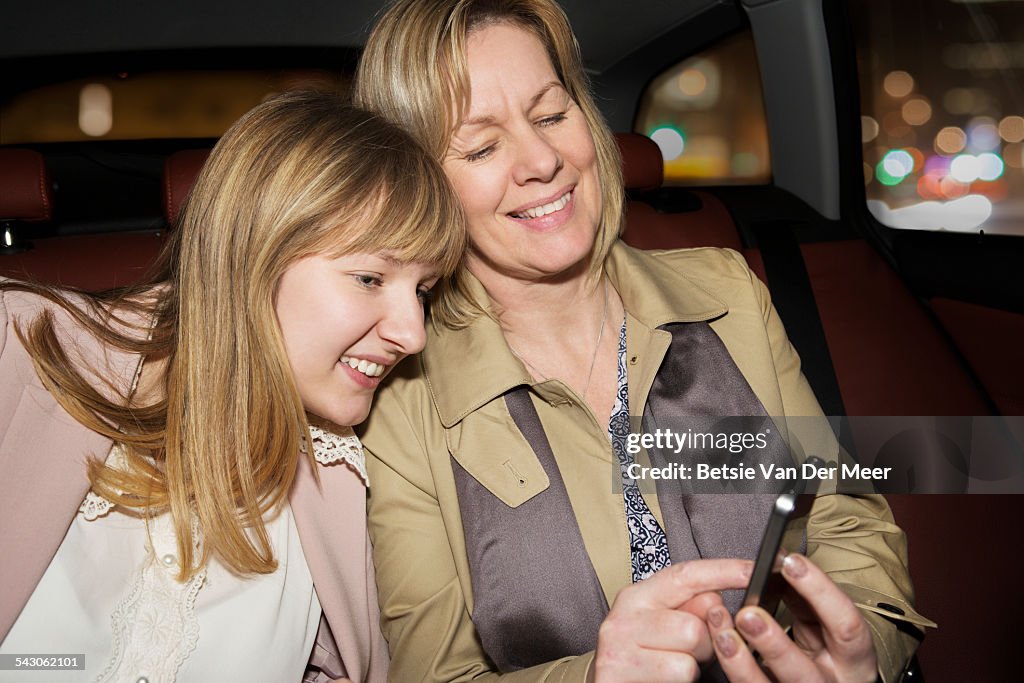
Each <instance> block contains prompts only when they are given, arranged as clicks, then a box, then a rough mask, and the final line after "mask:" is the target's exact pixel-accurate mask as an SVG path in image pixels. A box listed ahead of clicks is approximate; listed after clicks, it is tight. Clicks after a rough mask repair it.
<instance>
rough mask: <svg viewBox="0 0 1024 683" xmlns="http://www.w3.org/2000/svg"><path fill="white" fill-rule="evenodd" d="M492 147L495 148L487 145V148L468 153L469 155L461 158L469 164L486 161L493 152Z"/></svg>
mask: <svg viewBox="0 0 1024 683" xmlns="http://www.w3.org/2000/svg"><path fill="white" fill-rule="evenodd" d="M494 147H495V146H494V145H488V146H487V147H484V148H483V149H479V150H477V151H475V152H470V153H469V154H467V155H466V156H465V157H463V158H464V159H465V160H466V161H470V162H472V161H482V160H483V159H486V158H487V157H489V156H491V154H492V153H493V152H494Z"/></svg>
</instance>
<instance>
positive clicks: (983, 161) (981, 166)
mask: <svg viewBox="0 0 1024 683" xmlns="http://www.w3.org/2000/svg"><path fill="white" fill-rule="evenodd" d="M1005 168H1006V167H1005V165H1004V164H1003V160H1002V159H1001V158H999V155H998V154H992V153H991V152H985V153H984V154H979V155H978V180H986V181H989V182H991V181H993V180H996V179H998V178H1000V177H1001V176H1002V175H1003V171H1004V170H1005Z"/></svg>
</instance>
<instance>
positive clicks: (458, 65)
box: [357, 0, 923, 682]
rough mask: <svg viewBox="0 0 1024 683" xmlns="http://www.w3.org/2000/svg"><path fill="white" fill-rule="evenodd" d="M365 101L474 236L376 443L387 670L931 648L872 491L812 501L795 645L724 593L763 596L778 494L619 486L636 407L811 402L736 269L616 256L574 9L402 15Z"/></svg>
mask: <svg viewBox="0 0 1024 683" xmlns="http://www.w3.org/2000/svg"><path fill="white" fill-rule="evenodd" d="M357 101H358V102H359V103H360V104H361V105H363V106H366V107H368V108H371V109H374V110H376V111H378V112H380V113H382V114H383V115H385V116H386V117H388V118H390V119H392V120H394V121H397V122H399V123H401V124H402V125H404V126H405V127H406V128H408V129H409V130H411V131H412V132H413V134H414V135H415V136H417V137H418V138H419V139H420V140H421V141H422V142H424V144H425V145H426V146H427V147H428V148H430V149H431V150H432V151H433V152H434V154H435V155H436V156H437V157H438V158H439V159H441V160H442V162H443V165H444V168H445V171H446V172H447V175H448V177H449V179H450V180H451V181H452V183H453V185H454V187H455V190H456V192H457V194H458V195H459V198H460V200H461V202H462V205H463V209H464V210H465V213H466V217H467V219H468V228H469V234H470V240H471V247H470V250H469V254H468V257H467V259H466V265H465V269H464V271H463V272H462V273H461V277H460V278H459V280H458V281H457V283H456V284H455V286H454V287H453V288H452V289H451V290H449V291H447V292H445V293H444V294H443V295H442V296H441V297H440V300H439V301H438V302H437V305H436V306H435V307H434V309H433V314H434V324H433V326H432V329H430V331H429V340H428V343H427V350H426V352H425V354H424V355H423V356H422V360H421V362H420V364H418V366H417V365H413V364H410V365H407V366H406V368H405V372H401V371H400V372H399V373H398V374H397V375H396V376H394V377H393V379H392V381H391V383H390V385H389V386H388V387H387V388H386V389H384V390H383V392H382V396H381V398H380V400H381V406H380V409H379V410H378V411H375V413H374V415H373V416H372V417H371V421H370V423H369V425H368V428H367V430H366V432H365V435H364V436H365V438H364V443H365V444H366V446H367V447H368V449H369V450H370V451H371V452H372V455H371V457H370V459H369V460H370V464H369V467H370V471H371V476H372V477H373V478H374V479H375V481H379V482H381V484H380V486H379V487H376V488H375V489H374V491H373V492H372V495H371V496H370V499H369V501H370V502H369V506H370V507H369V510H370V528H371V536H372V539H373V543H374V559H375V564H376V567H377V572H378V574H377V576H378V587H379V590H380V599H381V606H382V612H383V617H384V631H385V636H386V637H387V639H388V641H389V646H390V650H391V653H392V657H393V662H392V667H393V668H392V675H393V678H394V679H395V680H399V681H412V680H417V681H419V680H429V681H456V680H458V681H462V680H470V679H473V680H476V679H478V678H481V677H488V675H490V676H492V677H493V676H497V675H502V676H507V677H508V679H509V680H550V681H568V680H576V681H583V680H584V679H588V680H606V681H633V680H635V681H646V682H651V681H677V680H692V679H694V678H697V677H699V675H700V666H701V665H704V664H705V663H707V662H709V661H710V660H712V659H713V658H714V657H715V656H716V655H717V658H718V660H719V662H720V664H721V666H722V668H723V669H724V670H725V672H726V673H727V674H729V675H730V676H731V677H734V678H736V679H742V680H764V673H763V672H762V670H761V668H760V667H759V665H758V664H757V663H756V662H755V660H754V658H753V657H752V655H751V653H750V650H749V649H748V648H747V644H749V645H750V646H751V647H752V648H753V649H756V650H757V651H758V652H759V654H760V655H761V657H762V660H763V663H764V665H765V666H766V667H767V668H768V669H770V671H771V674H772V675H774V676H775V677H776V678H779V679H790V678H793V679H796V678H800V679H802V680H814V679H835V680H874V679H875V677H876V675H877V673H878V672H879V671H880V672H881V674H882V676H883V677H884V678H886V679H887V680H891V679H892V678H893V677H895V676H896V675H897V674H898V672H899V670H900V668H901V667H902V666H903V663H904V662H905V661H906V660H907V659H908V658H909V656H910V654H911V653H912V651H913V648H914V646H915V645H916V643H915V640H914V638H913V637H911V636H909V635H906V632H909V631H911V630H912V629H909V628H904V629H900V628H898V627H897V625H896V624H895V623H894V622H895V621H898V620H902V621H905V622H914V623H923V622H922V621H921V620H920V619H919V618H918V617H917V615H916V613H915V612H914V610H913V608H912V607H911V605H910V600H911V597H910V596H911V587H910V582H909V579H908V577H907V573H906V568H905V557H904V541H903V537H902V533H901V532H900V530H899V529H898V528H897V527H896V526H895V525H894V524H893V521H892V517H891V515H890V513H889V510H888V508H887V507H886V505H885V503H884V501H882V500H881V499H878V498H873V497H862V498H851V497H845V496H823V497H821V498H819V499H818V500H817V502H816V504H815V506H814V509H813V511H812V514H811V515H810V517H809V520H808V523H807V555H808V557H810V558H811V559H813V563H812V562H810V561H808V560H807V559H805V558H804V557H802V556H792V557H791V559H790V560H788V561H787V563H786V569H785V574H786V576H787V578H788V580H789V581H790V583H791V584H792V586H793V588H794V589H795V590H796V591H797V593H798V594H799V595H800V596H802V597H803V600H802V601H799V609H794V612H795V613H796V617H797V618H796V621H795V625H794V636H795V641H794V640H790V639H789V638H788V637H787V635H786V634H785V633H784V632H783V630H782V628H781V627H780V626H779V624H778V623H777V622H776V621H775V619H774V618H773V617H772V615H769V614H768V613H767V612H765V611H764V610H761V609H759V608H746V609H744V610H743V611H741V612H740V613H739V615H738V616H737V617H736V621H735V627H738V629H739V633H737V631H736V628H735V627H734V622H733V619H732V617H731V615H730V613H729V610H727V609H726V608H725V606H724V605H723V604H722V599H721V598H720V597H719V595H718V591H721V590H725V589H735V588H741V587H743V586H744V585H745V584H746V582H747V579H748V574H749V569H750V565H749V562H748V561H744V560H741V559H736V558H743V557H747V558H749V557H752V556H753V555H754V553H755V552H756V549H757V544H758V541H759V538H760V534H761V531H762V529H763V525H764V521H765V519H766V515H767V510H768V505H769V500H768V499H766V498H765V497H764V496H741V495H733V496H703V497H702V496H693V495H686V494H682V493H680V492H679V491H678V489H677V491H676V492H675V493H672V492H671V491H669V490H666V491H660V490H659V492H658V495H657V496H653V495H644V494H643V493H642V492H640V491H639V490H638V489H637V487H636V486H635V484H633V483H632V482H631V480H629V479H628V478H625V479H624V482H625V484H624V486H623V487H622V489H621V490H620V491H618V492H613V490H612V487H611V486H610V484H609V482H610V480H611V477H610V474H611V473H612V472H613V471H615V470H614V469H613V468H619V467H622V468H623V469H625V468H627V467H628V466H629V464H631V456H630V455H629V453H628V450H627V449H626V448H624V441H625V438H626V435H627V433H628V430H629V424H628V416H629V415H630V414H632V415H641V414H644V415H648V416H650V415H653V414H665V412H666V411H668V412H671V413H673V414H676V415H703V416H715V415H721V416H726V415H762V416H783V415H785V416H793V415H801V416H803V415H809V416H820V414H821V411H820V408H819V407H818V405H817V402H816V401H815V398H814V395H813V393H812V392H811V390H810V388H809V387H808V385H807V382H806V381H805V380H804V378H803V376H802V375H801V374H800V367H799V360H798V358H797V356H796V353H795V352H794V350H793V348H792V346H791V345H790V344H789V342H788V340H787V339H786V335H785V332H784V330H783V329H782V325H781V323H780V322H779V319H778V317H777V315H776V314H775V311H774V309H773V308H772V306H771V303H770V302H769V300H768V296H767V292H766V291H765V288H764V287H763V285H761V283H760V282H759V281H758V280H757V279H756V278H755V277H754V276H753V275H752V274H751V273H750V271H749V270H748V269H747V267H746V264H745V263H744V262H743V260H742V258H741V257H740V256H739V255H737V254H735V253H733V252H728V251H723V250H717V249H697V250H684V251H674V252H660V253H643V252H639V251H635V250H632V249H630V248H628V247H626V246H625V245H624V244H622V243H621V242H619V241H618V240H617V237H618V235H619V233H620V231H621V228H622V194H623V191H622V183H621V178H620V172H619V158H618V155H617V150H616V147H615V144H614V141H613V139H612V137H611V135H610V134H609V132H608V130H607V127H606V126H605V124H604V123H603V121H602V120H601V118H600V115H599V114H598V113H597V110H596V108H595V106H594V104H593V102H592V100H591V98H590V95H589V94H588V91H587V87H586V83H585V79H584V75H583V72H582V68H581V64H580V60H579V55H578V52H577V48H576V43H575V39H574V37H573V35H572V32H571V29H570V27H569V25H568V23H567V21H566V18H565V16H564V14H563V13H562V11H561V10H560V8H559V7H558V6H557V5H555V4H554V3H553V2H551V1H550V0H399V2H397V3H396V4H395V5H393V6H392V7H391V8H390V10H389V11H388V12H387V13H386V14H385V15H384V16H383V17H382V18H381V20H380V22H379V23H378V25H377V26H376V28H375V29H374V31H373V33H372V35H371V36H370V39H369V41H368V43H367V47H366V51H365V53H364V56H363V59H362V62H361V64H360V69H359V74H358V80H357ZM808 438H813V437H805V440H804V445H805V446H806V447H808V448H813V449H815V450H816V451H817V452H819V453H823V452H829V450H830V449H831V451H832V452H834V450H835V444H834V443H833V442H830V441H828V440H827V439H825V440H819V441H818V442H816V443H808V441H807V439H808ZM710 558H717V559H710ZM727 603H728V606H729V607H732V608H733V611H735V607H737V606H738V605H736V604H735V600H734V599H733V598H731V597H730V598H728V599H727ZM879 603H885V604H888V605H890V606H891V608H892V612H891V613H889V614H887V615H885V616H880V615H879V614H878V613H885V607H880V606H879ZM609 605H610V606H611V607H610V609H609ZM855 605H856V606H855ZM858 607H859V608H860V609H858ZM739 634H742V636H743V638H740V636H739Z"/></svg>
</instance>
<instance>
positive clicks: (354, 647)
mask: <svg viewBox="0 0 1024 683" xmlns="http://www.w3.org/2000/svg"><path fill="white" fill-rule="evenodd" d="M317 471H318V473H319V479H320V481H319V483H317V481H316V480H315V479H314V477H313V472H312V469H311V467H310V463H309V459H308V458H305V457H303V458H301V459H300V461H299V468H298V472H297V473H296V477H295V484H294V485H293V486H292V490H291V495H290V496H289V504H290V505H291V508H292V512H293V514H294V516H295V526H296V528H297V529H298V531H299V539H300V540H301V542H302V551H303V553H304V554H305V556H306V562H307V563H308V565H309V571H310V574H312V576H313V583H314V584H315V585H316V593H317V597H318V598H319V600H320V605H321V607H322V608H323V611H324V616H325V617H326V618H327V622H328V623H329V625H330V630H331V632H332V634H333V636H334V641H335V642H336V643H337V647H338V650H339V651H340V657H341V666H342V667H343V668H342V672H343V673H345V674H346V675H347V677H348V678H351V679H352V680H354V681H364V680H365V681H377V680H381V681H382V680H384V676H385V671H386V666H384V662H386V657H387V655H386V653H387V646H386V644H385V642H384V638H383V636H382V635H381V632H380V623H379V621H380V617H379V611H378V607H377V586H376V584H375V583H374V581H373V566H372V564H370V555H369V550H370V547H369V543H370V541H369V537H368V536H367V532H366V488H365V486H364V485H363V482H362V480H360V479H359V477H358V476H356V474H355V473H354V472H353V471H352V470H350V469H349V468H348V467H346V466H345V465H344V464H340V463H339V464H336V465H328V466H323V467H318V468H317ZM318 640H320V639H319V638H318ZM328 664H329V666H330V668H331V669H332V671H333V670H334V668H335V663H331V662H329V660H328ZM337 673H339V672H335V674H337Z"/></svg>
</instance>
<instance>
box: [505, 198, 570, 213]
mask: <svg viewBox="0 0 1024 683" xmlns="http://www.w3.org/2000/svg"><path fill="white" fill-rule="evenodd" d="M571 194H572V192H566V193H565V194H563V195H562V196H561V197H559V198H558V199H556V200H555V201H553V202H550V203H548V204H543V205H542V206H534V207H532V208H529V209H527V210H526V211H523V212H521V213H514V214H512V215H513V216H514V217H516V218H540V217H541V216H547V215H548V214H549V213H554V212H556V211H561V210H562V209H564V208H565V205H566V204H568V203H569V197H570V195H571Z"/></svg>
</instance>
